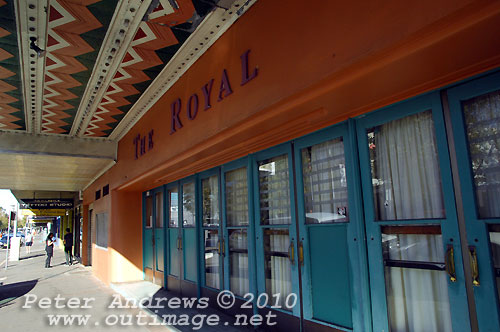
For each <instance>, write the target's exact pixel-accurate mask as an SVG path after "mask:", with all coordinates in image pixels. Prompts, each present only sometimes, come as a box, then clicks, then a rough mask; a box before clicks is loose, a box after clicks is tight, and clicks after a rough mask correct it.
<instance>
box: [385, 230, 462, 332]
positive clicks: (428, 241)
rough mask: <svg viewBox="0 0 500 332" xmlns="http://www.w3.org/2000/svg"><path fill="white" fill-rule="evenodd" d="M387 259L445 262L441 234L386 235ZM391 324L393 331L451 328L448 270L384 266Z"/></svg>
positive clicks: (424, 331) (420, 331)
mask: <svg viewBox="0 0 500 332" xmlns="http://www.w3.org/2000/svg"><path fill="white" fill-rule="evenodd" d="M382 241H383V249H384V261H386V260H388V259H390V260H393V261H406V262H440V263H443V264H444V252H443V241H442V237H441V235H430V234H383V235H382ZM385 279H386V292H387V307H388V308H387V309H388V311H389V326H390V330H391V331H393V332H403V331H408V332H427V331H440V332H441V331H442V332H445V331H452V327H451V312H450V305H449V301H448V282H447V275H446V272H445V271H436V270H427V269H416V268H401V267H394V266H390V267H389V266H386V267H385Z"/></svg>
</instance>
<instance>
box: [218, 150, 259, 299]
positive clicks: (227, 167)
mask: <svg viewBox="0 0 500 332" xmlns="http://www.w3.org/2000/svg"><path fill="white" fill-rule="evenodd" d="M243 167H245V168H246V172H247V190H248V198H247V199H248V226H247V227H246V228H247V241H248V243H247V245H248V269H249V271H248V279H249V280H248V282H249V293H250V294H252V295H253V299H254V301H252V302H253V303H255V299H256V294H257V270H258V269H256V256H257V255H256V248H255V222H254V221H255V219H254V208H253V207H254V203H253V186H252V183H253V182H252V169H253V168H252V158H250V157H244V158H241V159H238V160H235V161H233V162H230V163H227V164H224V165H223V166H222V167H221V193H222V195H221V197H222V218H223V224H224V238H225V239H227V241H226V242H225V252H226V253H227V254H226V255H225V257H224V267H225V268H224V289H225V290H231V289H230V262H229V231H230V230H233V229H241V228H243V227H239V226H228V225H227V215H226V178H225V174H226V173H227V172H231V171H234V170H237V169H240V168H243ZM235 296H236V297H239V298H241V296H238V295H235ZM249 298H250V296H249V297H246V298H245V300H248V299H249Z"/></svg>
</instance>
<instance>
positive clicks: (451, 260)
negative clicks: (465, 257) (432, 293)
mask: <svg viewBox="0 0 500 332" xmlns="http://www.w3.org/2000/svg"><path fill="white" fill-rule="evenodd" d="M445 266H446V273H448V276H449V277H450V281H451V282H456V281H457V275H456V273H455V256H454V253H453V245H451V244H448V246H447V249H446V255H445Z"/></svg>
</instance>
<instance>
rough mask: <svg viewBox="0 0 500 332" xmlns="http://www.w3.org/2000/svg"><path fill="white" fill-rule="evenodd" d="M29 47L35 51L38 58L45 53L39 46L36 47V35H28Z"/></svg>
mask: <svg viewBox="0 0 500 332" xmlns="http://www.w3.org/2000/svg"><path fill="white" fill-rule="evenodd" d="M30 40H31V42H30V48H31V49H32V50H33V51H35V52H36V54H37V55H38V57H39V58H41V57H42V56H44V54H45V50H42V49H41V48H40V47H38V45H37V44H35V42H36V37H30Z"/></svg>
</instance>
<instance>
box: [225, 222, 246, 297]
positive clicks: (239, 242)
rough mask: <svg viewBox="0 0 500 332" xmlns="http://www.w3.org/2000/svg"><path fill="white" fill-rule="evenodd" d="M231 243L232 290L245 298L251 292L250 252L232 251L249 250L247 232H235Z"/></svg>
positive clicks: (230, 239) (231, 237) (230, 240)
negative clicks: (233, 250) (238, 250)
mask: <svg viewBox="0 0 500 332" xmlns="http://www.w3.org/2000/svg"><path fill="white" fill-rule="evenodd" d="M229 242H230V244H229V245H230V249H229V250H230V261H231V262H230V264H231V276H230V289H231V291H232V292H233V293H235V294H236V295H240V296H244V295H245V294H247V293H248V292H249V291H250V288H249V287H250V285H249V281H248V280H249V279H248V277H249V275H248V252H247V253H242V252H231V249H240V250H248V247H247V243H248V242H247V232H246V230H233V231H231V234H230V236H229Z"/></svg>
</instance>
